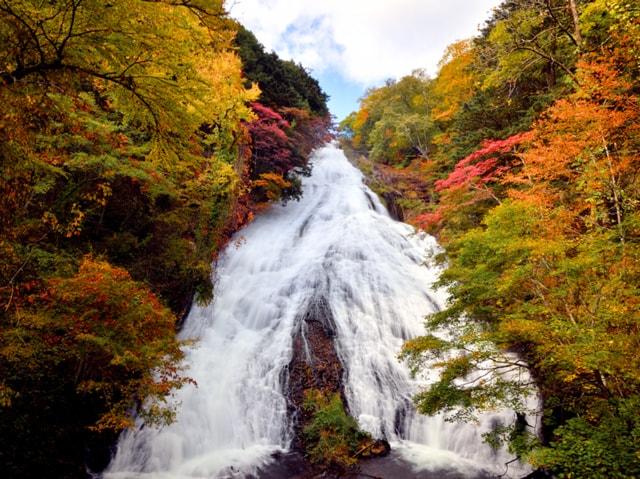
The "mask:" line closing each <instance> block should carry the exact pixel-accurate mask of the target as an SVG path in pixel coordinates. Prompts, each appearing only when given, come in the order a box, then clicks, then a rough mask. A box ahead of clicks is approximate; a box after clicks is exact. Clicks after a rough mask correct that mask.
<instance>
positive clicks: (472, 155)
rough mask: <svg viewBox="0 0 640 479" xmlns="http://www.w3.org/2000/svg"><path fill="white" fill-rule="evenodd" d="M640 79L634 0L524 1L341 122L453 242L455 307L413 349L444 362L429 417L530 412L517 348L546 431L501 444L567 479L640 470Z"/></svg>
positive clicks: (400, 202) (360, 157)
mask: <svg viewBox="0 0 640 479" xmlns="http://www.w3.org/2000/svg"><path fill="white" fill-rule="evenodd" d="M639 78H640V5H639V4H638V3H637V2H629V1H625V0H509V1H505V2H503V3H502V4H501V5H500V7H499V8H497V9H496V10H495V11H494V12H493V15H492V17H491V19H490V20H489V21H488V22H487V23H486V24H485V25H484V27H483V28H482V30H481V33H480V34H479V35H478V36H477V37H475V38H472V39H469V40H464V41H459V42H457V43H454V44H453V45H451V46H450V47H449V48H448V50H447V51H446V53H445V55H444V57H443V58H442V60H441V62H440V65H439V71H438V73H437V75H436V76H435V77H433V78H431V77H429V76H428V75H426V74H425V73H424V72H423V71H421V70H416V71H414V73H413V74H412V75H410V76H406V77H404V78H402V79H400V80H397V81H396V80H389V81H387V83H386V84H385V85H384V86H382V87H379V88H374V89H371V90H369V91H368V92H367V93H366V95H365V96H364V97H363V98H362V99H361V101H360V109H359V110H358V111H356V112H353V113H352V114H351V115H350V116H349V117H348V118H346V119H345V120H344V121H343V122H342V123H341V141H342V144H343V145H344V147H345V149H346V150H347V151H348V152H349V153H350V156H351V157H352V158H353V159H354V161H357V162H358V164H359V165H360V167H361V168H362V169H363V171H365V172H366V173H367V175H368V178H369V183H370V184H371V186H372V187H373V188H374V189H375V190H376V191H377V192H378V193H379V194H380V195H381V196H383V197H384V198H385V199H386V200H387V202H388V203H389V204H390V210H392V211H396V212H397V214H398V215H399V216H400V217H401V218H403V219H404V220H405V221H408V222H410V223H412V224H414V225H416V226H418V227H420V228H423V229H425V230H426V231H428V232H431V233H432V234H435V235H436V236H437V238H438V239H439V242H440V243H441V244H442V245H443V247H444V252H443V254H442V258H441V261H442V262H443V263H444V264H446V265H447V269H446V270H445V272H444V273H443V275H442V277H441V278H440V280H439V284H440V285H441V286H446V287H447V288H448V290H449V292H450V294H451V301H450V303H449V306H448V307H447V308H446V309H445V310H443V311H441V312H438V313H435V314H433V315H431V316H429V317H428V318H427V321H426V324H427V330H428V332H427V334H426V335H425V336H423V337H420V338H416V339H413V340H410V341H408V342H406V343H405V346H404V349H403V352H402V356H403V357H404V358H406V359H407V360H408V361H409V362H410V363H411V365H412V367H413V368H414V370H415V371H419V370H420V368H421V366H422V365H423V363H424V361H426V360H427V359H435V360H437V361H438V363H437V364H438V365H439V366H440V367H441V368H442V369H441V376H440V379H439V380H438V381H437V382H436V383H434V384H432V385H431V386H429V387H427V388H426V389H424V390H423V391H422V392H421V393H419V394H418V395H417V396H416V397H415V398H414V399H415V403H416V406H417V408H418V410H420V411H421V412H423V413H426V414H434V413H436V412H442V411H444V412H447V413H449V414H450V416H451V420H463V421H464V420H473V418H474V417H475V416H476V415H477V413H478V412H481V411H483V410H488V409H491V408H494V407H496V406H498V405H503V406H505V405H508V406H510V407H513V408H515V409H516V410H520V411H522V412H524V410H523V409H522V408H523V398H524V397H526V395H527V394H528V393H529V392H530V391H531V388H532V385H531V384H523V383H519V382H517V381H510V380H509V379H508V374H505V373H507V372H508V371H513V369H514V368H515V367H516V365H515V364H509V363H505V362H500V361H495V360H494V358H495V349H494V348H493V347H491V346H490V345H498V347H499V348H500V349H502V350H506V351H511V352H514V353H517V354H519V355H520V357H522V358H524V359H525V360H526V362H527V364H528V365H529V367H530V369H531V371H532V374H533V375H534V379H535V383H536V387H537V388H538V390H539V393H540V395H541V397H542V400H543V405H544V417H543V427H542V437H540V438H538V437H535V436H534V435H533V434H527V433H526V432H525V429H524V428H523V427H518V425H517V424H516V425H515V426H514V427H511V428H503V429H500V430H497V431H495V432H494V433H492V434H490V435H489V436H490V437H487V440H489V441H494V442H507V443H508V444H509V447H510V448H511V450H512V451H514V452H515V453H516V454H517V455H518V456H519V457H521V458H523V459H525V460H527V461H529V462H530V463H531V464H532V465H533V466H535V467H536V468H539V470H540V471H541V472H545V473H547V474H552V475H553V477H566V478H602V479H604V478H623V477H638V476H640V449H639V446H638V445H639V444H640V374H639V372H640V362H639V358H640V356H639V355H638V351H639V350H640V316H639V314H640V290H639V289H638V288H639V286H640V268H639V265H640V214H639V211H640V210H639V201H640V177H639V174H640V156H639V155H640V122H639V119H640V98H639V96H638V95H639V94H640V82H639V81H638V79H639ZM468 321H471V323H470V324H469V323H468ZM442 325H448V326H449V327H451V326H452V325H453V326H455V325H458V326H459V327H458V328H453V331H455V332H454V333H452V335H451V337H450V338H448V339H446V340H445V339H442V337H439V336H437V335H434V334H433V332H434V331H436V330H437V329H438V328H439V327H441V326H442ZM452 351H463V352H464V354H463V355H452V354H450V352H452ZM488 365H489V366H488ZM478 369H480V370H481V371H486V373H484V374H482V375H481V376H479V377H478V378H477V379H476V380H472V381H468V380H466V381H465V378H468V375H469V374H470V372H472V371H474V370H478ZM490 373H498V378H503V379H499V380H497V381H491V380H483V378H486V377H487V374H490ZM521 426H522V425H521Z"/></svg>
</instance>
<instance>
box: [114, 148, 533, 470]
mask: <svg viewBox="0 0 640 479" xmlns="http://www.w3.org/2000/svg"><path fill="white" fill-rule="evenodd" d="M313 165H314V166H313V173H312V175H311V176H310V177H309V178H305V180H304V196H303V198H302V200H301V201H299V202H290V203H289V204H287V205H286V206H274V207H273V208H271V209H270V210H269V211H268V212H267V213H265V214H262V215H260V217H259V218H257V219H256V220H255V221H254V222H253V223H252V224H250V225H249V226H248V227H246V228H245V229H243V230H242V231H241V232H240V233H239V234H238V235H237V236H236V237H235V241H234V243H233V244H231V245H230V246H228V247H227V249H226V251H225V252H224V254H223V255H222V256H221V258H220V259H219V262H218V264H217V267H216V274H215V278H214V281H215V300H214V301H213V302H212V303H211V304H209V305H208V306H203V307H201V306H194V307H193V309H192V311H191V313H190V315H189V317H188V318H187V320H186V322H185V324H184V328H183V330H182V332H181V334H180V335H181V337H182V338H196V339H197V342H196V343H195V344H194V345H193V346H190V347H189V348H188V349H187V351H186V363H187V365H188V371H187V373H188V375H189V376H190V377H192V378H194V379H195V381H196V382H197V387H195V386H192V385H189V386H186V387H184V388H183V389H181V390H180V391H178V392H177V393H176V396H175V401H176V404H177V405H178V406H179V407H178V415H177V420H176V422H175V423H173V424H172V425H170V426H168V427H164V428H161V429H156V428H153V427H145V426H144V425H142V424H140V425H139V426H138V428H137V429H135V430H132V431H128V432H126V433H124V434H123V435H122V436H121V438H120V441H119V443H118V447H117V453H116V456H115V458H114V459H113V461H112V463H111V465H110V466H109V468H108V470H107V472H106V473H105V477H106V478H108V479H119V478H147V477H148V478H152V477H153V478H159V479H162V478H166V479H169V478H171V479H178V478H211V477H246V476H247V475H250V474H256V473H257V472H258V471H259V469H260V468H261V467H262V466H264V465H265V464H267V463H269V461H271V460H272V459H271V457H272V454H273V453H274V452H276V451H286V450H287V447H288V445H289V443H290V441H291V436H292V428H291V427H290V424H289V423H288V417H287V402H286V399H285V395H284V394H285V391H284V390H285V388H286V380H287V378H286V366H287V365H288V363H289V361H290V360H291V355H292V337H293V334H294V332H295V331H296V324H297V322H298V321H299V320H300V314H301V312H303V311H305V310H307V309H308V307H309V305H310V304H311V303H312V302H317V301H320V300H322V301H323V302H325V303H326V304H328V305H329V307H330V309H331V313H332V316H333V320H334V322H335V325H334V327H335V330H336V336H335V341H336V349H337V352H338V355H339V357H340V359H341V361H342V363H343V366H344V371H345V377H344V388H345V395H346V397H347V400H348V407H349V410H350V412H351V414H352V415H353V416H354V417H355V418H356V419H357V420H358V422H359V423H360V425H361V427H362V428H363V429H365V430H367V431H369V432H370V433H372V434H373V435H374V436H376V437H379V438H382V437H384V438H386V439H388V440H389V442H390V443H391V445H392V448H393V449H394V451H396V454H399V455H400V456H402V457H403V458H404V459H405V460H406V461H408V462H409V463H411V464H412V465H413V466H412V467H413V468H414V470H415V471H419V470H441V469H446V470H451V471H454V472H455V473H457V474H458V475H459V476H460V477H465V476H471V477H474V476H478V475H482V474H483V473H486V472H487V471H489V472H490V473H493V474H500V473H504V472H505V469H506V468H505V463H507V462H508V461H510V459H511V457H510V456H509V455H508V454H507V453H506V452H505V451H497V452H496V451H493V450H492V449H491V448H489V447H488V446H487V445H485V444H483V442H482V438H481V434H482V432H485V431H488V430H489V429H490V427H491V426H492V425H495V424H497V423H504V422H512V421H513V419H514V413H513V412H509V411H503V412H498V413H495V414H491V415H487V416H484V417H483V418H482V420H481V423H480V424H479V425H465V424H451V423H448V422H445V421H444V420H443V419H442V418H441V417H432V418H427V417H423V416H420V415H418V414H416V413H415V412H414V410H413V408H412V403H411V396H412V394H414V393H415V392H416V390H417V389H418V388H419V387H420V386H421V382H420V381H418V380H414V379H412V378H411V377H410V375H409V373H408V370H407V368H406V367H405V366H404V365H403V364H402V363H400V362H399V361H398V359H397V355H398V352H399V351H400V348H401V346H402V343H403V341H404V340H406V339H408V338H411V337H415V336H418V335H420V334H424V317H425V315H427V314H428V313H430V312H434V311H436V310H438V309H440V308H442V307H443V306H444V305H445V301H446V295H445V293H444V292H443V291H434V290H432V288H431V285H432V284H433V283H434V281H435V280H436V279H437V277H438V274H439V272H440V271H439V269H438V268H436V267H432V266H431V267H429V266H427V265H425V261H427V263H428V260H429V258H430V257H432V256H433V254H434V253H436V252H437V251H438V246H437V244H436V242H435V240H434V239H433V238H432V237H430V236H428V235H425V234H423V233H416V232H415V231H414V230H413V228H411V227H410V226H408V225H405V224H403V223H399V222H397V221H394V220H392V219H391V218H390V217H389V215H388V213H387V212H386V210H385V208H384V207H383V206H382V204H381V203H380V201H379V200H378V198H377V197H376V196H375V195H374V194H373V193H372V192H371V191H370V190H369V189H368V188H367V187H366V186H365V185H364V183H363V177H362V174H361V173H360V172H359V171H358V170H357V169H356V168H354V167H353V166H352V165H351V164H350V163H349V162H348V161H347V159H346V158H345V156H344V154H343V153H342V151H340V150H339V149H337V148H336V147H335V146H331V145H329V146H326V147H325V148H322V149H320V150H319V151H318V152H317V153H316V154H315V156H314V159H313ZM422 381H424V379H423V380H422ZM422 385H423V384H422ZM483 471H484V472H483ZM509 472H510V474H511V476H512V477H518V475H519V474H521V473H523V472H526V470H525V469H523V468H520V467H519V466H518V465H517V463H514V464H512V465H511V466H510V468H509Z"/></svg>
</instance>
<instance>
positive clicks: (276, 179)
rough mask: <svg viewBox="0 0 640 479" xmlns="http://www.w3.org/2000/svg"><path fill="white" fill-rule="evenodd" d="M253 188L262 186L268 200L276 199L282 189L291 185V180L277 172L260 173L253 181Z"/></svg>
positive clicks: (280, 194) (279, 196)
mask: <svg viewBox="0 0 640 479" xmlns="http://www.w3.org/2000/svg"><path fill="white" fill-rule="evenodd" d="M253 187H254V188H264V190H265V191H266V195H267V198H268V199H269V201H276V200H278V199H279V198H281V196H282V190H284V189H285V188H290V187H291V182H289V181H287V180H285V179H284V178H283V177H282V176H281V175H279V174H278V173H262V174H261V175H260V178H259V179H257V180H255V181H254V182H253Z"/></svg>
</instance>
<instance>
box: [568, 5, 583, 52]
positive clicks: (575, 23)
mask: <svg viewBox="0 0 640 479" xmlns="http://www.w3.org/2000/svg"><path fill="white" fill-rule="evenodd" d="M569 7H570V8H571V16H572V17H573V26H574V28H575V36H576V42H578V46H582V34H581V33H580V16H579V15H578V6H577V5H576V0H569Z"/></svg>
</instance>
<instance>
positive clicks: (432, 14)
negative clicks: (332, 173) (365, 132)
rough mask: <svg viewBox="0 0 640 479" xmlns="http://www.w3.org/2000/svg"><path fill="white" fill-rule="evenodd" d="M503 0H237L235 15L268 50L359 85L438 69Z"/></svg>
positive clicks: (230, 6)
mask: <svg viewBox="0 0 640 479" xmlns="http://www.w3.org/2000/svg"><path fill="white" fill-rule="evenodd" d="M499 3H501V0H235V2H234V1H230V2H228V8H229V9H230V11H231V15H232V16H233V17H235V18H237V19H238V20H240V21H241V22H242V23H243V24H244V25H245V26H247V27H248V28H249V29H250V30H252V31H253V32H254V33H255V34H256V36H257V37H258V39H259V40H260V41H261V42H262V43H263V44H264V45H265V46H266V47H267V49H268V50H271V49H273V50H275V51H276V52H277V53H278V54H279V55H280V56H282V57H284V58H287V59H294V60H295V61H296V62H299V63H302V64H303V65H304V66H305V67H307V68H310V69H312V70H314V71H315V72H316V73H322V72H324V71H328V70H333V71H336V72H338V73H340V74H341V75H342V76H343V77H344V78H345V79H347V80H350V81H354V82H358V83H360V84H361V85H365V86H367V85H373V84H375V83H378V82H380V81H381V80H384V79H386V78H390V77H394V78H395V77H400V76H402V75H406V74H408V73H410V72H411V71H412V70H414V69H415V68H426V69H427V71H428V72H429V73H431V74H433V73H435V72H436V69H437V63H438V61H439V60H440V57H441V56H442V54H443V52H444V49H445V48H446V46H447V45H449V44H450V43H452V42H454V41H455V40H459V39H463V38H468V37H471V36H473V35H474V34H475V33H476V32H477V28H478V26H479V25H481V24H482V23H483V22H484V20H486V19H487V18H488V16H489V12H490V10H491V9H492V8H493V7H495V6H496V5H498V4H499Z"/></svg>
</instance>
